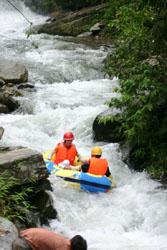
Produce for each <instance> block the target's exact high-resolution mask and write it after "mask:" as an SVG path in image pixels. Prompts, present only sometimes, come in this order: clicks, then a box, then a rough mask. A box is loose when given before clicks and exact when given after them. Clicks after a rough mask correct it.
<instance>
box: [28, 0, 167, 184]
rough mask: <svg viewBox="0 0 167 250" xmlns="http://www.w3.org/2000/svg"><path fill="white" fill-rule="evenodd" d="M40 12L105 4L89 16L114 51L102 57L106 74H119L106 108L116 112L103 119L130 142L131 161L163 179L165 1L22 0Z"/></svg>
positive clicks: (166, 165)
mask: <svg viewBox="0 0 167 250" xmlns="http://www.w3.org/2000/svg"><path fill="white" fill-rule="evenodd" d="M25 2H26V4H28V5H29V6H30V5H31V7H32V6H33V8H36V10H38V11H40V12H41V13H43V14H46V13H50V12H53V11H56V10H63V11H75V10H79V9H81V8H83V7H88V6H93V5H96V4H102V3H106V4H107V7H106V8H105V9H104V10H103V11H100V12H99V13H98V14H97V15H95V16H94V17H93V18H94V20H93V22H94V23H96V22H99V21H103V22H104V23H105V28H104V29H103V31H102V34H101V35H102V36H103V37H107V38H109V39H111V40H112V42H113V43H114V44H115V48H116V49H115V51H114V53H112V54H111V55H109V56H108V58H107V59H106V61H105V71H106V72H107V73H108V74H109V76H113V75H114V76H117V77H119V79H120V87H119V88H117V89H116V90H115V91H117V92H118V93H120V94H121V95H119V96H120V97H119V98H115V99H112V100H111V101H110V103H109V106H110V107H116V108H119V109H120V110H121V112H120V113H119V114H117V115H115V116H113V117H109V118H106V119H103V121H101V122H103V123H106V122H108V121H109V120H110V122H111V126H112V122H114V123H116V124H117V128H116V130H115V133H116V135H115V136H116V138H117V139H118V141H120V140H123V141H124V142H125V143H126V144H128V146H129V147H130V157H129V159H130V164H131V166H133V167H134V168H135V169H137V170H139V171H142V170H144V169H146V170H147V172H149V174H150V175H151V176H152V177H154V178H157V179H161V180H162V179H163V180H166V178H167V84H166V80H167V2H166V1H165V0H159V1H156V0H152V1H149V0H137V1H136V0H135V1H134V0H120V1H117V0H103V1H102V0H101V1H98V0H80V1H78V0H71V1H70V0H64V1H62V0H61V1H60V0H25Z"/></svg>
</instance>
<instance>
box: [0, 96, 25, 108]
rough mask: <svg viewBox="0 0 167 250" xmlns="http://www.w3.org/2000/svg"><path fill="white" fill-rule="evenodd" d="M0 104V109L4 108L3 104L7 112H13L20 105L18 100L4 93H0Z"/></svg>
mask: <svg viewBox="0 0 167 250" xmlns="http://www.w3.org/2000/svg"><path fill="white" fill-rule="evenodd" d="M0 104H1V105H4V106H2V107H1V109H4V110H5V109H6V108H5V106H6V107H7V108H8V110H9V112H13V111H14V110H16V109H17V108H18V107H19V106H20V105H19V103H18V101H16V100H15V99H14V98H13V97H11V96H6V95H5V94H4V93H0Z"/></svg>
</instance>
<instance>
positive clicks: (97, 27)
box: [90, 22, 104, 36]
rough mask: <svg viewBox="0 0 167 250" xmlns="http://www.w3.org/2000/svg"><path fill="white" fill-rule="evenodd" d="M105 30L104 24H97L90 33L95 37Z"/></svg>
mask: <svg viewBox="0 0 167 250" xmlns="http://www.w3.org/2000/svg"><path fill="white" fill-rule="evenodd" d="M102 28H104V23H102V22H101V23H96V24H95V25H93V26H92V27H91V28H90V32H92V35H93V36H96V35H97V34H99V33H100V31H101V30H102Z"/></svg>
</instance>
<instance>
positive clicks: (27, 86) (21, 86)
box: [17, 83, 34, 89]
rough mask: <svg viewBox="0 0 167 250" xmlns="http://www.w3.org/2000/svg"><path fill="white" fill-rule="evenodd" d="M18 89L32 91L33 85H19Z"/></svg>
mask: <svg viewBox="0 0 167 250" xmlns="http://www.w3.org/2000/svg"><path fill="white" fill-rule="evenodd" d="M17 88H18V89H28V88H30V89H33V88H34V85H32V84H28V83H21V84H19V85H18V86H17Z"/></svg>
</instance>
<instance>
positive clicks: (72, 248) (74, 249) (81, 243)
mask: <svg viewBox="0 0 167 250" xmlns="http://www.w3.org/2000/svg"><path fill="white" fill-rule="evenodd" d="M78 249H80V250H87V242H86V240H85V239H84V238H83V237H82V236H80V235H75V236H74V237H73V238H72V239H68V238H65V237H64V236H63V235H60V234H58V233H55V232H52V231H49V230H47V229H44V228H29V229H26V230H24V231H21V232H20V235H19V237H17V238H16V239H15V240H14V241H13V243H12V250H78Z"/></svg>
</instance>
